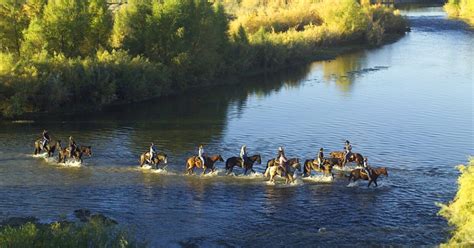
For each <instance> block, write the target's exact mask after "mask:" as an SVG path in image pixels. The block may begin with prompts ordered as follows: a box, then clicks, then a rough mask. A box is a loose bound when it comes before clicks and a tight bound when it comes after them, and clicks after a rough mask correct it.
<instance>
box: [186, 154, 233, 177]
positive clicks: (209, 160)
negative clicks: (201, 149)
mask: <svg viewBox="0 0 474 248" xmlns="http://www.w3.org/2000/svg"><path fill="white" fill-rule="evenodd" d="M217 161H221V162H224V159H223V158H222V157H221V155H213V156H210V157H208V156H204V165H203V164H202V161H201V159H200V158H199V157H198V156H192V157H189V158H188V159H187V160H186V173H187V174H188V175H190V174H194V168H196V167H197V168H202V174H201V175H204V174H205V173H206V170H207V169H208V168H209V169H211V171H212V172H214V171H215V167H214V164H215V163H216V162H217Z"/></svg>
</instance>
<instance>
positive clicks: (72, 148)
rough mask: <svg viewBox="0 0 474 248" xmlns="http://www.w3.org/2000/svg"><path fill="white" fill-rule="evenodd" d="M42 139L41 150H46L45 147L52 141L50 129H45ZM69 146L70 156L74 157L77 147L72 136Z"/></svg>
mask: <svg viewBox="0 0 474 248" xmlns="http://www.w3.org/2000/svg"><path fill="white" fill-rule="evenodd" d="M42 141H43V142H42V144H41V150H46V149H45V148H46V146H47V145H48V144H49V143H50V142H51V137H50V136H49V133H48V130H43V134H42ZM68 148H69V149H67V151H68V155H69V158H72V157H73V154H74V152H75V151H76V149H77V144H76V141H75V140H74V138H73V137H72V136H69V144H68Z"/></svg>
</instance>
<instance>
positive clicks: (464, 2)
mask: <svg viewBox="0 0 474 248" xmlns="http://www.w3.org/2000/svg"><path fill="white" fill-rule="evenodd" d="M444 9H445V10H446V12H447V13H448V15H449V16H452V17H460V18H463V19H465V20H466V21H467V22H469V23H470V24H472V25H474V0H448V2H447V3H446V4H445V5H444Z"/></svg>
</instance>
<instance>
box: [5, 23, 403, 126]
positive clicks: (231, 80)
mask: <svg viewBox="0 0 474 248" xmlns="http://www.w3.org/2000/svg"><path fill="white" fill-rule="evenodd" d="M408 32H410V29H409V28H407V30H406V32H405V33H403V34H393V33H392V34H387V35H386V36H385V37H384V40H383V42H382V44H381V45H379V46H371V45H369V44H362V43H361V44H347V45H339V46H332V47H321V48H320V49H321V50H318V51H315V52H314V53H313V54H311V55H309V56H307V57H306V58H304V59H302V60H301V61H300V62H298V63H292V64H288V65H283V66H278V67H273V68H267V69H263V68H259V69H255V70H253V71H250V72H246V73H242V74H239V75H229V76H226V77H219V78H217V79H215V80H212V81H208V82H207V84H205V85H204V86H203V85H199V86H190V87H187V88H185V89H183V90H179V91H173V90H170V91H169V92H166V93H164V94H162V95H160V96H157V97H152V98H145V99H141V100H138V101H133V102H117V103H111V104H107V105H104V106H101V107H99V108H97V109H75V110H73V111H72V112H69V113H67V112H66V111H64V110H61V111H51V112H29V113H23V114H21V115H19V116H14V117H6V116H1V115H0V122H5V121H6V122H11V123H34V122H35V121H36V120H44V119H45V118H46V117H47V115H54V116H56V117H68V116H74V115H75V114H78V113H81V114H92V113H100V112H107V110H109V109H111V108H117V107H120V106H127V105H131V104H137V103H144V102H148V101H154V100H158V99H160V98H164V97H170V96H176V95H182V94H186V93H189V92H191V91H193V90H196V89H198V88H202V89H209V88H212V87H216V86H222V85H235V84H238V83H239V82H240V81H241V80H242V79H246V78H255V77H260V76H264V75H265V74H268V73H277V72H281V71H283V70H285V69H291V68H293V67H297V66H301V65H307V64H309V63H312V62H318V61H331V60H334V59H335V58H336V57H338V56H341V55H345V54H350V53H353V52H357V51H363V50H370V49H376V48H380V47H383V46H385V45H390V44H392V43H395V42H397V41H399V40H400V39H402V38H403V37H404V36H405V35H406V33H408Z"/></svg>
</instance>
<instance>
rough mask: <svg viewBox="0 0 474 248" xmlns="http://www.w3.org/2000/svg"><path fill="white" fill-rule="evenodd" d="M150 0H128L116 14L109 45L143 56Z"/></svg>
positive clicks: (149, 13)
mask: <svg viewBox="0 0 474 248" xmlns="http://www.w3.org/2000/svg"><path fill="white" fill-rule="evenodd" d="M150 15H151V0H129V1H128V3H127V4H125V5H123V6H122V7H121V8H120V9H119V10H118V12H117V13H116V16H115V20H114V27H113V31H112V38H111V43H112V47H114V48H123V49H126V50H128V51H129V52H130V53H131V54H133V55H137V54H144V53H145V44H146V40H147V37H146V34H147V30H148V21H147V20H148V18H149V17H150Z"/></svg>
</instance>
